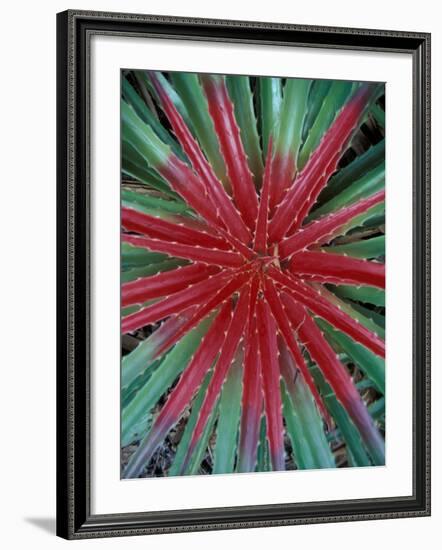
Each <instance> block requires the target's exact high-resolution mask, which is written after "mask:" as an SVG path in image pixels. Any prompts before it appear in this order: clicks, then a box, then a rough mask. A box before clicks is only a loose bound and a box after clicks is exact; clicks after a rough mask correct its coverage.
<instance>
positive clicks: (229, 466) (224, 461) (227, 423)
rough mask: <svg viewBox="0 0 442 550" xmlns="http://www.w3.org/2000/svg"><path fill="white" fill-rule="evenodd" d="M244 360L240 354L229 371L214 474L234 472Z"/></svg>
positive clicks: (220, 418)
mask: <svg viewBox="0 0 442 550" xmlns="http://www.w3.org/2000/svg"><path fill="white" fill-rule="evenodd" d="M242 359H243V354H242V353H239V354H238V355H237V357H236V360H235V361H234V363H233V364H232V365H231V367H230V369H229V374H228V376H227V378H226V380H225V382H224V386H223V390H222V393H221V398H220V403H219V417H218V424H217V427H216V445H215V450H214V466H213V473H214V474H226V473H231V472H233V471H234V465H235V455H236V448H237V444H238V429H239V420H240V416H241V395H242V376H243V369H242Z"/></svg>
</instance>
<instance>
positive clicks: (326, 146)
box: [269, 84, 374, 242]
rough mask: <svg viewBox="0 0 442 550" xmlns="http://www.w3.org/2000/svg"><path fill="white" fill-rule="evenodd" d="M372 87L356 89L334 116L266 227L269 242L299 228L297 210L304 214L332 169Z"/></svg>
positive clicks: (364, 106)
mask: <svg viewBox="0 0 442 550" xmlns="http://www.w3.org/2000/svg"><path fill="white" fill-rule="evenodd" d="M373 90H374V87H373V86H372V85H369V84H366V85H364V86H362V87H361V88H359V89H358V90H357V91H356V92H355V94H354V95H353V97H352V98H351V99H350V100H349V101H348V102H347V104H346V105H345V106H344V107H343V109H342V110H341V112H340V113H339V115H338V116H337V117H336V119H335V121H334V122H333V124H332V125H331V127H330V128H329V130H328V131H327V133H326V134H325V136H324V137H323V139H322V140H321V143H320V144H319V146H318V147H317V149H316V150H315V151H314V153H313V154H312V155H311V157H310V158H309V160H308V162H307V164H306V166H305V168H304V169H303V171H302V172H301V173H300V174H299V176H298V177H297V178H296V181H295V184H294V185H292V187H291V188H290V189H289V190H288V191H287V193H286V195H285V197H284V199H283V200H282V201H281V203H280V204H279V205H278V206H277V208H276V211H275V215H274V216H273V218H272V221H271V223H270V227H269V236H270V242H279V241H280V240H281V239H282V238H283V237H284V235H286V233H287V232H288V230H289V229H290V228H291V227H292V226H293V225H295V227H300V225H301V223H302V221H303V219H304V218H301V216H300V213H302V215H303V216H305V215H306V214H308V212H309V211H310V209H311V207H312V206H313V204H314V203H315V201H316V199H317V197H318V195H319V193H320V192H321V190H322V188H323V187H324V185H325V184H326V183H327V181H328V180H329V178H330V176H331V175H332V174H333V173H334V172H335V170H336V167H337V164H338V162H339V159H340V157H341V154H342V153H343V151H344V146H345V145H346V143H347V142H348V139H349V138H350V137H351V135H352V133H353V131H354V129H355V127H356V125H357V123H358V122H359V120H360V119H361V116H362V115H363V114H364V112H365V109H366V107H367V103H368V100H369V99H370V96H371V95H372V93H373Z"/></svg>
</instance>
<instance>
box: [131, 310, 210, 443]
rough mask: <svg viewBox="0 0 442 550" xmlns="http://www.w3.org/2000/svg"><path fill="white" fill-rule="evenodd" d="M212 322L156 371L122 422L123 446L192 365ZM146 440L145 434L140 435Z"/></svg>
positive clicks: (179, 346) (182, 343)
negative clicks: (161, 398) (178, 378)
mask: <svg viewBox="0 0 442 550" xmlns="http://www.w3.org/2000/svg"><path fill="white" fill-rule="evenodd" d="M208 325H209V320H205V321H203V322H202V323H200V325H198V327H197V328H195V329H194V330H193V331H192V332H190V333H189V334H187V335H186V336H184V338H182V339H181V340H180V341H179V342H178V344H176V346H175V347H174V348H173V349H172V351H171V352H170V353H169V354H168V355H167V356H166V358H165V359H164V361H163V363H162V364H161V368H160V369H158V370H156V371H155V372H154V373H153V374H152V376H151V377H150V378H149V380H148V381H147V382H146V384H145V385H144V386H143V387H142V388H141V389H140V390H139V392H138V393H137V394H136V395H135V396H134V398H133V399H132V401H131V402H130V404H129V405H128V406H127V407H126V408H124V409H123V412H122V418H121V440H122V443H121V444H122V446H125V445H128V444H129V443H131V442H132V441H133V429H132V428H133V426H134V425H136V424H138V423H139V422H140V421H141V420H142V419H143V418H144V417H146V418H147V416H148V415H149V414H150V412H151V410H152V408H153V407H154V405H155V404H156V403H157V402H158V400H159V399H160V397H161V396H162V395H163V394H164V393H165V392H166V391H167V389H168V388H169V387H170V386H171V385H172V383H173V382H174V380H175V379H176V378H177V377H178V376H179V375H180V374H181V372H182V371H183V370H184V368H185V367H186V365H187V363H188V362H189V361H190V359H191V357H192V355H193V353H194V352H195V350H196V348H197V347H198V345H199V343H200V342H201V338H202V337H203V335H204V334H205V333H206V331H207V329H208ZM138 435H139V436H140V438H141V436H144V434H138Z"/></svg>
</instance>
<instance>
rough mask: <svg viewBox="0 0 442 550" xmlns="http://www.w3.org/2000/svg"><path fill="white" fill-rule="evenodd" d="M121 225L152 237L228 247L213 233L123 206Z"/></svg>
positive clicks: (214, 246)
mask: <svg viewBox="0 0 442 550" xmlns="http://www.w3.org/2000/svg"><path fill="white" fill-rule="evenodd" d="M121 225H122V226H123V227H124V228H125V229H126V230H127V231H135V232H137V233H141V234H143V235H147V236H149V237H152V238H154V239H161V240H165V241H169V242H171V241H173V242H178V243H182V244H191V245H194V246H205V247H206V248H219V249H224V250H225V249H229V248H230V246H229V244H228V243H227V242H226V241H225V239H221V238H220V237H217V236H215V235H213V234H210V233H206V232H202V231H197V230H196V229H193V228H190V227H186V226H185V225H183V224H180V223H172V222H169V221H166V220H162V219H161V218H156V217H155V216H150V215H149V214H145V213H144V212H139V211H138V210H133V209H131V208H126V207H123V208H122V209H121Z"/></svg>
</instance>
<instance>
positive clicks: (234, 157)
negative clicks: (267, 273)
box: [200, 75, 258, 229]
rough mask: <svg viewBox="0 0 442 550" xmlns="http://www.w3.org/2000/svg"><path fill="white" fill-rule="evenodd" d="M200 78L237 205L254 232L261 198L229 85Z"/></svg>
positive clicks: (220, 78)
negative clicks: (251, 169) (250, 165)
mask: <svg viewBox="0 0 442 550" xmlns="http://www.w3.org/2000/svg"><path fill="white" fill-rule="evenodd" d="M200 78H201V82H202V84H203V88H204V91H205V94H206V97H207V103H208V107H209V113H210V116H211V117H212V120H213V125H214V127H215V131H216V134H217V136H218V141H219V144H220V148H221V153H222V155H223V158H224V161H225V163H226V167H227V173H228V176H229V179H230V181H231V183H232V188H233V195H234V197H235V201H236V203H237V205H238V208H239V210H240V212H241V214H242V216H243V218H244V221H245V222H246V224H247V225H248V226H249V228H250V229H254V227H255V223H256V216H257V214H258V197H257V195H256V191H255V185H254V183H253V175H252V173H251V171H250V169H249V166H248V163H247V156H246V153H245V151H244V147H243V144H242V141H241V136H240V132H239V128H238V125H237V123H236V120H235V114H234V110H233V105H232V102H231V101H230V98H229V94H228V91H227V86H226V83H225V81H224V79H223V78H222V77H220V76H212V75H201V77H200Z"/></svg>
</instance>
